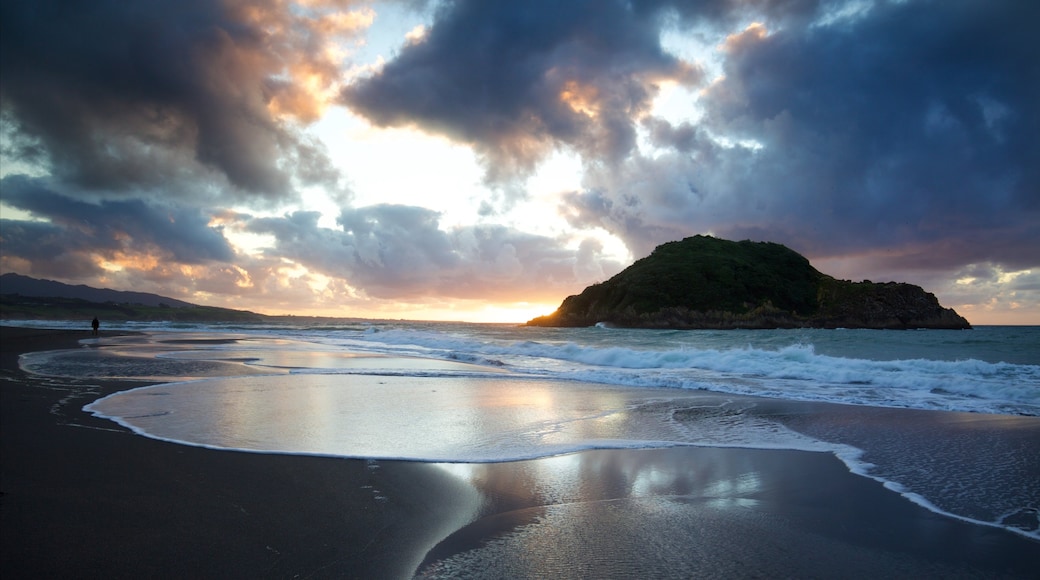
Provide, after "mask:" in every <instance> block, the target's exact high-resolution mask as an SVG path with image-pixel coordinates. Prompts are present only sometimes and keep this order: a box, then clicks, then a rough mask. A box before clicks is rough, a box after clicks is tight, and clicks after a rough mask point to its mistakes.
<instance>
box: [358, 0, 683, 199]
mask: <svg viewBox="0 0 1040 580" xmlns="http://www.w3.org/2000/svg"><path fill="white" fill-rule="evenodd" d="M659 26H660V17H659V14H658V13H656V12H652V13H643V12H639V11H636V10H635V9H633V7H632V6H631V5H630V4H629V3H627V2H614V1H610V2H601V1H576V2H562V3H561V2H550V1H548V0H538V1H530V2H509V3H487V2H481V1H472V0H466V1H458V2H451V3H446V4H444V5H443V6H441V8H440V10H439V11H438V12H437V13H436V18H435V20H434V23H433V25H432V26H431V27H430V28H429V29H428V30H427V31H426V33H425V35H424V36H423V37H422V38H421V39H420V40H418V41H415V42H410V43H409V44H407V45H406V46H404V47H403V48H402V49H401V50H400V53H399V54H398V56H397V57H396V58H395V59H394V60H393V61H391V62H389V63H387V64H386V66H385V67H384V68H383V69H382V70H381V71H379V72H378V73H376V74H374V75H373V76H371V77H370V78H367V79H364V80H362V81H359V82H357V83H355V84H353V85H351V86H349V87H346V88H345V89H344V92H343V102H345V103H346V104H347V105H348V106H350V107H351V108H352V109H353V110H354V111H356V112H358V113H360V114H363V115H365V116H366V117H368V118H369V119H371V120H372V121H373V122H374V123H376V124H378V125H380V126H410V125H416V126H419V127H421V128H423V129H425V130H428V131H431V132H438V133H443V134H446V135H449V136H450V137H452V138H454V139H456V140H458V141H461V142H464V143H468V144H471V145H473V146H474V147H475V148H476V149H477V151H478V152H480V154H481V155H483V156H484V158H485V160H486V162H487V167H488V176H489V178H491V179H492V180H499V179H507V178H510V177H514V176H517V175H526V174H527V173H529V172H530V171H531V170H532V169H533V167H534V166H535V165H536V164H537V162H538V161H540V160H541V159H542V158H543V157H544V156H545V155H546V154H547V153H549V152H551V151H552V150H553V149H554V148H556V147H558V146H567V147H571V148H573V149H575V150H578V151H581V152H582V153H584V154H586V155H588V156H592V157H596V158H603V159H608V160H618V159H621V158H623V157H624V156H625V155H627V154H628V153H629V152H630V151H631V150H632V148H633V147H634V145H635V136H636V131H635V125H634V119H635V118H638V117H639V116H640V115H642V114H643V113H645V112H646V111H647V109H648V107H649V105H650V102H651V99H652V98H653V96H654V95H655V94H656V92H657V83H660V82H662V81H665V80H674V81H679V82H683V83H687V84H692V83H695V82H697V81H698V80H699V79H700V71H699V70H698V69H697V68H696V67H695V66H693V65H692V64H690V63H686V62H683V61H681V60H679V59H677V58H675V57H674V56H671V55H669V54H668V53H666V52H665V51H664V50H662V48H661V44H660V40H659Z"/></svg>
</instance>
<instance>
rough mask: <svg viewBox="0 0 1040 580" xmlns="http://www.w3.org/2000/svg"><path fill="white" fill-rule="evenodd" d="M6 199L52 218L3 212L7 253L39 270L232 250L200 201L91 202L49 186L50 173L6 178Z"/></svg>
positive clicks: (226, 256) (82, 270)
mask: <svg viewBox="0 0 1040 580" xmlns="http://www.w3.org/2000/svg"><path fill="white" fill-rule="evenodd" d="M0 188H2V190H3V194H4V198H3V199H4V203H5V204H7V205H9V206H10V207H12V208H15V209H20V210H24V211H27V212H29V213H31V214H32V215H33V216H34V217H37V218H41V219H46V220H47V221H46V222H32V221H19V220H3V229H2V239H3V243H4V259H5V261H7V260H15V259H17V260H24V261H26V262H29V263H31V265H32V270H33V272H36V273H39V274H48V275H60V276H61V277H65V278H75V277H78V276H83V275H86V274H88V273H98V272H100V271H101V270H100V267H101V265H100V264H101V261H102V260H106V261H109V262H112V263H120V262H126V263H134V262H140V261H146V262H163V261H169V262H173V263H178V264H189V265H190V264H205V263H209V262H228V261H231V260H232V259H233V258H234V251H233V250H232V249H231V247H230V245H229V244H228V242H227V240H226V239H225V238H224V236H223V233H222V232H221V231H220V229H219V228H214V227H210V226H209V222H210V220H211V216H210V215H208V214H207V213H206V212H204V211H202V210H200V209H198V208H194V207H190V206H189V207H185V206H179V205H176V204H171V203H163V202H158V201H153V202H146V201H144V200H140V199H132V200H119V201H105V202H100V203H90V202H85V201H79V200H76V199H74V198H71V197H67V196H65V195H62V194H60V193H57V192H55V191H54V190H52V189H50V188H49V187H48V186H47V184H46V182H45V181H44V180H40V179H30V178H27V177H25V176H21V175H13V176H8V177H5V178H3V180H0Z"/></svg>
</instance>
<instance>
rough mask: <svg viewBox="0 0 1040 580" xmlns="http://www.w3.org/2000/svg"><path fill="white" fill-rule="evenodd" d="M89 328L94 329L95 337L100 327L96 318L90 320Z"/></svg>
mask: <svg viewBox="0 0 1040 580" xmlns="http://www.w3.org/2000/svg"><path fill="white" fill-rule="evenodd" d="M90 326H91V328H93V329H94V336H97V335H98V327H99V326H101V323H100V322H98V319H97V316H95V317H94V320H92V321H91V322H90Z"/></svg>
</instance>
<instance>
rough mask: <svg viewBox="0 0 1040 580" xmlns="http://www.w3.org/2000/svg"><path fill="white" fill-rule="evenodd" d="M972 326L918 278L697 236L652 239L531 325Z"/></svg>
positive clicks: (758, 244)
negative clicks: (637, 255) (852, 269)
mask: <svg viewBox="0 0 1040 580" xmlns="http://www.w3.org/2000/svg"><path fill="white" fill-rule="evenodd" d="M599 322H603V323H608V324H613V325H615V326H623V327H631V328H689V329H695V328H712V329H714V328H719V329H722V328H890V329H906V328H957V329H960V328H971V326H970V325H969V324H968V321H967V320H965V319H964V318H962V317H961V316H959V315H958V314H957V313H956V312H954V311H953V310H952V309H949V308H943V307H942V306H941V305H940V304H939V301H938V300H937V299H936V298H935V296H934V295H932V294H930V293H927V292H925V291H924V290H922V289H921V288H920V287H918V286H914V285H911V284H899V283H894V282H889V283H884V284H875V283H873V282H867V281H864V282H849V281H845V280H835V279H834V278H832V277H830V276H827V275H826V274H822V273H820V272H819V271H817V270H816V269H815V268H813V267H812V265H810V264H809V261H808V260H807V259H806V258H805V257H803V256H801V255H800V254H798V253H797V252H795V251H793V250H791V249H789V248H787V247H785V246H782V245H780V244H773V243H764V242H750V241H743V242H731V241H728V240H721V239H718V238H713V237H709V236H695V237H692V238H686V239H684V240H682V241H679V242H670V243H667V244H663V245H661V246H658V247H657V248H656V249H655V250H654V251H653V253H651V255H650V256H647V257H646V258H643V259H641V260H638V261H636V262H635V263H634V264H632V265H631V266H629V267H628V268H626V269H625V270H624V271H622V272H621V273H619V274H618V275H616V276H614V277H613V278H611V279H610V280H607V281H606V282H603V283H600V284H594V285H592V286H589V287H588V288H586V289H585V291H583V292H582V293H581V294H578V295H575V296H569V297H567V298H566V299H565V300H564V301H563V304H561V305H560V308H559V309H557V311H556V312H554V313H553V314H550V315H548V316H542V317H539V318H535V319H534V320H531V321H530V322H528V323H527V324H528V325H531V326H592V325H594V324H596V323H599Z"/></svg>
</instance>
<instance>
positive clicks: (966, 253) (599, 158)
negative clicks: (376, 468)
mask: <svg viewBox="0 0 1040 580" xmlns="http://www.w3.org/2000/svg"><path fill="white" fill-rule="evenodd" d="M29 4H35V3H9V5H5V7H4V8H3V12H2V14H0V27H2V30H0V33H2V34H0V65H2V67H0V75H2V83H0V96H2V110H0V113H2V114H0V136H2V138H3V139H2V145H3V147H2V150H0V154H2V156H3V163H2V165H0V180H2V181H0V184H2V187H0V218H2V222H0V226H2V227H0V242H2V244H3V248H2V252H0V271H2V272H3V273H7V272H16V273H19V274H24V275H29V276H33V277H37V278H46V279H53V280H58V281H62V282H66V283H70V284H87V285H91V286H108V287H111V288H114V289H120V290H130V289H132V290H137V291H145V292H153V293H157V294H162V295H165V296H169V297H171V298H175V299H178V300H184V301H188V302H194V303H201V304H206V305H213V306H223V307H229V308H239V309H246V310H252V311H255V312H261V313H266V314H309V315H322V316H342V317H374V318H409V319H412V318H418V319H424V320H465V321H480V322H523V321H525V320H528V319H530V318H533V317H535V316H538V315H542V314H548V313H550V312H552V311H553V310H555V308H556V307H557V306H559V304H560V302H561V301H562V300H563V299H564V298H565V297H567V296H568V295H571V294H577V293H579V292H581V290H582V289H584V288H585V287H586V286H588V285H590V284H593V283H596V282H601V281H604V280H606V279H608V278H610V277H611V276H613V275H614V274H616V273H618V272H620V271H621V270H622V269H623V268H624V267H626V266H628V265H629V264H631V263H632V261H634V260H635V259H638V258H641V257H643V256H646V255H648V254H649V253H650V252H651V251H652V250H653V248H654V247H656V246H657V245H659V244H662V243H665V242H668V241H673V240H678V239H682V238H684V237H688V236H693V235H696V234H705V233H709V232H710V233H712V234H714V235H716V236H719V237H723V238H727V239H734V240H741V239H753V240H760V241H772V242H778V243H782V244H785V245H787V246H789V247H791V248H792V249H794V250H795V251H797V252H799V253H801V254H803V255H805V256H806V257H808V258H809V259H810V260H811V261H812V263H813V264H814V265H815V266H816V267H817V268H818V269H819V270H821V271H823V272H825V273H828V274H831V275H834V276H836V277H839V278H847V279H854V280H861V279H870V280H874V281H888V280H895V281H901V282H909V283H912V284H917V285H920V286H922V287H923V288H925V289H926V290H927V291H929V292H932V293H934V294H935V295H936V296H937V297H938V298H939V300H940V302H942V303H943V305H944V306H949V307H953V308H955V309H957V310H958V312H960V313H961V314H963V315H964V316H966V317H967V318H968V319H969V321H970V322H972V323H973V324H989V323H994V324H1040V249H1038V248H1040V240H1038V239H1037V236H1038V232H1037V228H1036V227H1035V226H1036V224H1037V223H1040V213H1038V212H1040V210H1038V208H1040V204H1038V203H1037V201H1038V195H1040V193H1038V192H1040V182H1038V179H1040V178H1038V175H1040V174H1038V173H1037V172H1036V171H1035V168H1034V167H1033V166H1034V165H1035V159H1036V154H1035V153H1036V151H1035V148H1036V136H1035V135H1033V134H1032V133H1030V128H1035V127H1036V126H1037V123H1038V122H1040V120H1038V117H1040V106H1038V104H1037V103H1036V100H1035V95H1036V94H1037V90H1038V88H1037V87H1040V78H1038V74H1037V73H1036V67H1035V66H1033V61H1034V60H1035V54H1034V53H1035V44H1034V42H1033V40H1032V38H1033V31H1032V30H1031V29H1030V26H1029V25H1028V24H1027V23H1028V22H1029V18H1023V17H1022V14H1021V13H1020V12H1022V11H1026V9H1025V8H1024V7H1021V6H1018V7H1016V6H1015V4H1014V3H1007V4H1003V3H1000V4H999V5H994V6H988V5H987V6H986V7H984V8H978V9H977V10H968V9H966V8H964V7H963V6H962V5H961V3H949V4H947V3H941V5H934V4H931V3H926V2H921V1H917V0H910V1H908V2H869V1H868V2H855V3H838V4H840V6H839V5H836V4H833V3H824V5H822V6H820V5H818V3H794V4H791V3H779V2H758V3H753V5H750V4H747V3H739V2H737V3H721V4H719V6H715V7H708V6H699V5H697V4H695V3H694V4H690V3H683V2H664V3H660V5H659V6H658V5H656V4H655V5H654V7H650V6H642V5H638V3H634V4H630V3H603V4H602V5H597V7H596V9H595V10H596V12H595V14H590V13H589V8H588V7H587V5H585V4H583V3H579V2H562V3H558V2H551V3H549V2H544V3H543V2H533V3H532V2H523V3H497V4H495V5H494V6H490V5H487V4H486V3H483V2H479V1H475V0H465V1H459V2H451V3H447V2H440V1H438V0H434V1H432V2H428V3H401V2H391V1H387V2H380V1H378V0H376V1H371V2H369V1H364V2H362V1H345V2H331V1H325V0H298V1H290V0H267V1H261V2H247V3H242V2H232V1H221V0H213V1H212V2H210V3H208V4H207V3H205V2H203V3H187V4H183V5H182V4H180V3H168V4H163V5H161V6H153V7H150V8H147V9H145V8H135V7H134V6H133V3H126V4H120V3H116V4H91V3H87V4H85V5H82V6H80V7H79V8H78V9H77V10H68V9H63V10H58V9H55V10H52V11H50V12H48V14H53V15H55V16H54V17H55V18H57V19H58V20H61V22H57V23H50V22H45V21H44V20H41V19H39V18H36V17H34V16H33V14H34V12H33V10H32V9H30V8H29V7H28V5H29ZM44 4H49V0H46V1H44ZM803 4H804V5H803ZM148 11H151V12H148ZM84 23H90V24H89V25H87V24H84ZM154 23H162V25H161V26H158V25H156V26H153V24H154ZM52 24H53V26H52ZM972 44H977V45H978V49H977V50H976V49H975V48H974V47H973V46H971V45H972ZM41 47H45V49H44V48H41ZM881 47H883V49H882V48H881ZM131 51H132V54H131Z"/></svg>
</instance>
